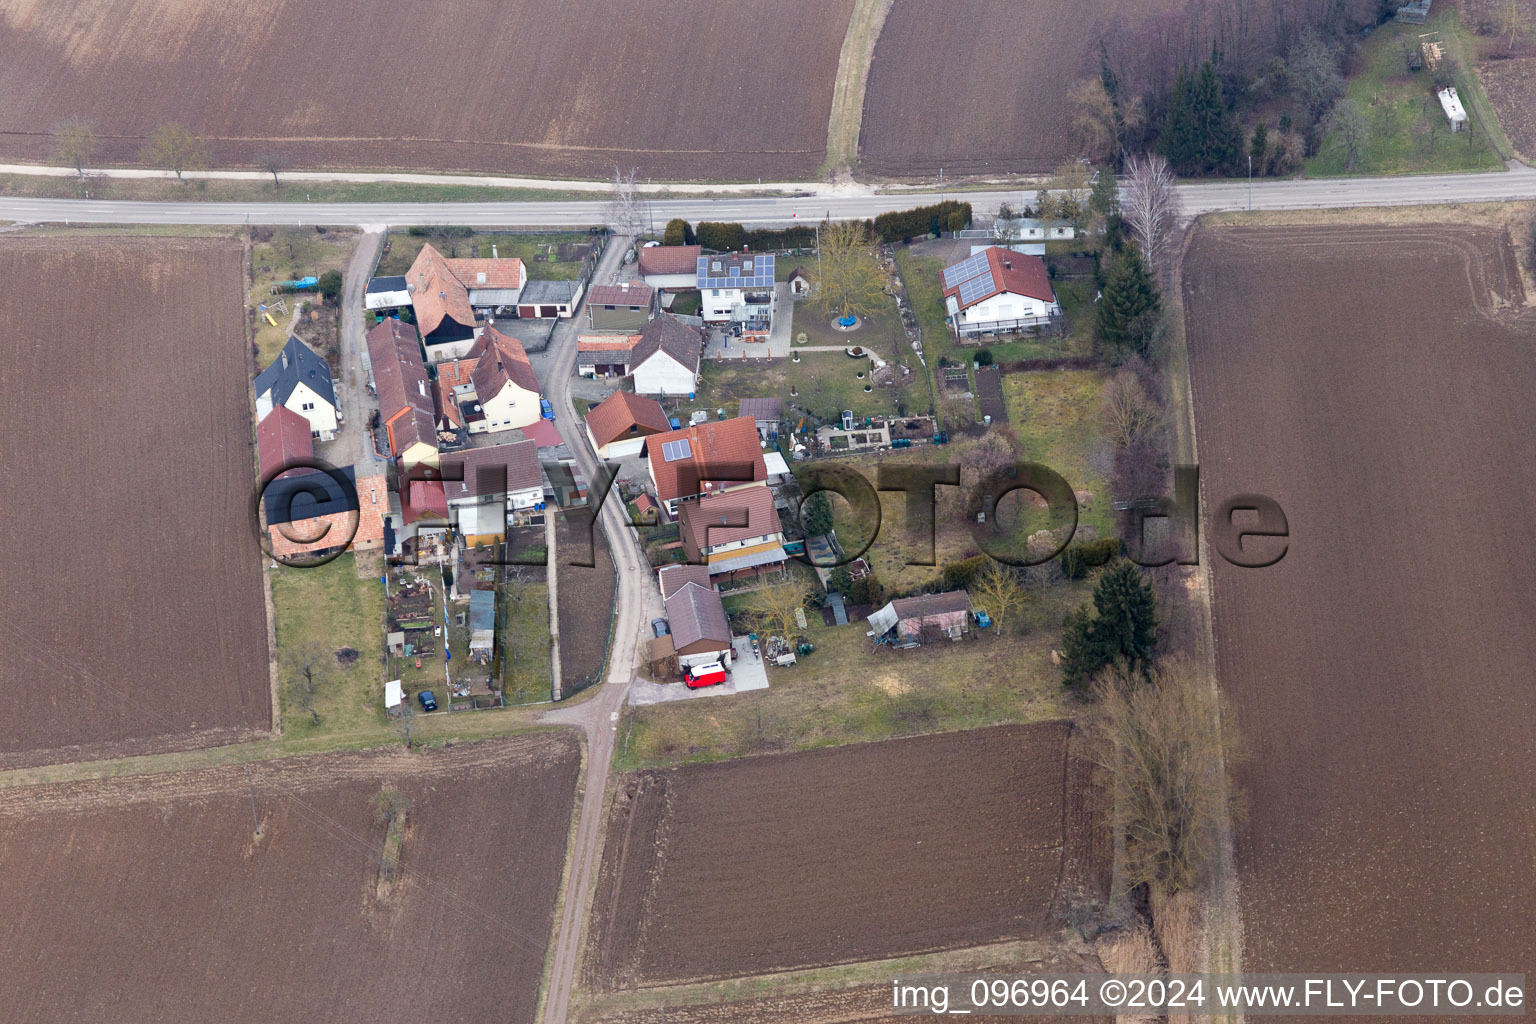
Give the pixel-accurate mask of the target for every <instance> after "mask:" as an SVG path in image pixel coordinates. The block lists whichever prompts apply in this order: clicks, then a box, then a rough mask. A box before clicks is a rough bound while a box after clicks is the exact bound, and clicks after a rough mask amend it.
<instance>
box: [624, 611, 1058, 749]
mask: <svg viewBox="0 0 1536 1024" xmlns="http://www.w3.org/2000/svg"><path fill="white" fill-rule="evenodd" d="M1080 589H1081V588H1080V586H1078V585H1072V586H1061V587H1055V588H1051V589H1050V590H1048V591H1046V592H1045V593H1044V595H1040V594H1036V595H1034V596H1033V597H1032V604H1031V606H1030V607H1029V608H1027V609H1026V612H1025V615H1024V616H1022V617H1021V618H1023V619H1024V620H1025V621H1026V622H1027V623H1028V631H1026V632H1025V633H1024V634H1023V635H1006V636H1004V637H1001V638H999V637H996V636H994V635H993V634H992V632H991V630H988V631H987V633H986V635H984V636H982V637H980V638H979V639H975V640H965V641H961V642H957V643H952V642H945V643H941V644H935V645H933V646H930V647H925V648H918V649H916V650H910V651H897V650H892V649H889V648H885V649H880V650H872V646H873V645H872V644H871V642H870V641H869V639H868V638H866V637H865V635H864V634H865V631H866V627H865V626H864V625H863V624H862V623H858V624H850V625H847V626H837V627H827V626H823V625H821V617H820V615H819V614H817V613H814V612H813V613H810V614H809V615H808V616H807V618H808V620H809V621H810V623H811V629H810V631H809V636H810V639H811V641H812V642H813V643H814V644H815V645H816V651H815V653H813V654H810V655H807V656H805V657H804V658H802V659H801V660H800V662H799V663H798V664H796V665H793V666H791V667H789V668H777V667H770V668H769V669H768V673H769V675H768V680H769V688H768V689H767V690H759V691H754V692H751V693H744V694H737V695H734V696H721V697H702V698H698V699H695V700H682V701H674V702H671V703H667V704H659V705H651V706H648V707H642V708H635V709H632V710H631V712H630V713H629V716H628V719H627V720H626V721H625V722H624V723H623V724H622V725H621V727H620V739H619V744H618V750H617V753H616V762H617V767H618V768H619V769H620V770H623V771H629V770H634V769H637V768H644V767H650V766H655V765H669V764H679V763H682V762H687V761H712V760H718V759H721V758H730V757H743V756H746V755H750V754H760V753H772V752H777V751H787V750H806V749H810V748H813V747H826V746H836V745H839V744H844V743H863V742H867V741H870V740H882V739H889V738H891V737H896V736H911V735H917V734H920V733H929V732H945V731H950V730H956V729H975V728H980V727H982V726H987V725H998V724H1003V723H1010V722H1033V721H1043V720H1046V719H1050V718H1060V717H1062V716H1064V715H1069V714H1071V710H1070V708H1071V700H1072V698H1071V697H1070V696H1069V695H1068V694H1067V693H1066V692H1065V691H1064V690H1063V688H1062V685H1061V673H1060V670H1059V669H1058V668H1056V666H1054V665H1052V664H1051V660H1050V648H1051V644H1052V643H1053V642H1054V639H1055V636H1056V634H1057V632H1058V629H1059V626H1060V622H1061V615H1062V614H1064V613H1065V609H1066V607H1067V605H1066V603H1065V602H1066V601H1068V600H1081V598H1082V594H1081V593H1080V592H1079V591H1080Z"/></svg>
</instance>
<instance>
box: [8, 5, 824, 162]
mask: <svg viewBox="0 0 1536 1024" xmlns="http://www.w3.org/2000/svg"><path fill="white" fill-rule="evenodd" d="M61 8H63V9H61ZM852 8H853V0H797V2H795V3H792V4H786V3H776V4H744V3H728V4H726V3H708V2H703V0H689V2H686V3H679V2H677V0H637V2H636V3H631V4H627V5H623V6H621V7H615V6H614V5H612V4H609V3H605V2H601V0H569V2H566V3H559V4H553V3H543V2H537V0H456V2H455V3H452V4H421V3H415V2H410V0H305V2H300V0H272V2H269V3H262V4H241V3H231V2H229V0H71V2H69V3H64V4H61V3H53V2H39V0H0V53H4V54H5V55H6V58H7V59H6V60H5V61H4V62H3V63H0V96H3V97H6V102H5V103H4V104H0V154H3V155H4V156H7V157H14V158H18V159H26V160H35V161H42V160H46V159H47V158H48V155H49V152H50V149H51V139H50V132H51V131H52V129H53V126H54V125H56V124H57V123H59V122H60V121H63V120H65V119H66V118H70V117H86V118H89V119H91V120H92V121H94V122H95V126H96V131H97V133H98V134H99V135H100V136H101V138H102V152H101V153H99V154H98V155H97V159H98V160H101V161H104V162H134V161H137V160H138V158H139V150H140V148H141V147H142V145H143V143H144V140H145V139H146V138H147V137H148V136H149V135H150V133H151V132H153V131H154V129H155V128H156V126H157V125H159V124H161V123H162V122H165V121H179V122H181V123H183V124H185V125H186V126H187V127H189V128H191V129H193V130H194V131H198V132H201V133H205V134H207V135H208V136H211V137H212V139H213V146H212V148H213V151H214V154H213V155H214V159H215V161H216V162H217V163H218V164H220V165H222V166H231V165H239V164H244V165H246V166H260V164H261V163H262V160H261V155H262V154H264V153H268V152H273V153H279V154H281V155H282V156H283V157H284V158H285V162H286V164H287V166H289V167H317V168H330V167H364V168H380V169H389V168H400V169H404V170H425V169H433V170H466V171H486V172H498V173H508V174H527V175H534V176H543V177H563V176H573V177H596V178H604V177H608V176H610V175H611V174H612V173H613V167H614V165H615V164H616V163H618V164H621V165H622V166H623V167H624V168H626V169H628V168H630V167H631V166H634V167H638V168H639V175H640V178H641V179H642V180H643V179H645V178H647V177H655V178H658V179H662V178H680V179H699V178H702V179H710V178H714V179H721V180H741V181H751V180H754V179H756V178H759V177H761V178H763V179H765V180H769V181H773V180H796V179H798V178H802V177H806V176H809V175H810V174H812V173H813V172H814V171H815V170H816V168H817V167H818V166H820V164H821V163H822V161H823V159H824V158H825V154H826V144H827V123H828V115H829V112H830V109H831V105H832V90H833V79H834V78H835V76H836V73H837V66H838V53H839V50H840V49H841V46H842V42H843V37H844V34H845V32H846V30H847V27H848V20H849V14H850V12H851V10H852Z"/></svg>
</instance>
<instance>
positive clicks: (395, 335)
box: [368, 319, 437, 455]
mask: <svg viewBox="0 0 1536 1024" xmlns="http://www.w3.org/2000/svg"><path fill="white" fill-rule="evenodd" d="M419 339H420V335H418V334H417V333H416V328H414V327H412V326H411V325H410V324H408V323H406V322H404V321H403V320H395V319H389V320H385V321H384V322H383V323H381V324H379V325H378V326H376V327H374V328H373V329H372V330H370V331H369V332H368V360H369V362H370V363H371V364H372V365H373V383H374V387H375V389H376V390H377V392H378V396H379V415H380V416H381V417H383V419H384V424H385V428H386V433H387V434H388V435H389V439H390V454H392V455H399V454H400V452H401V451H402V450H403V449H404V448H406V447H408V446H409V445H411V444H413V443H415V442H416V441H423V442H425V443H426V444H430V445H432V447H434V448H435V447H437V431H436V430H435V429H428V430H426V431H425V432H423V431H422V430H420V429H413V428H412V427H411V426H410V423H411V421H413V420H419V419H421V418H422V417H425V420H426V423H427V425H428V427H429V428H430V427H432V424H433V423H434V422H435V420H434V416H435V407H434V405H433V398H432V389H431V388H430V387H428V386H427V365H426V363H425V362H424V361H423V360H422V358H421V345H420V341H419ZM402 425H404V427H402ZM402 433H404V434H406V435H409V437H408V438H404V437H402Z"/></svg>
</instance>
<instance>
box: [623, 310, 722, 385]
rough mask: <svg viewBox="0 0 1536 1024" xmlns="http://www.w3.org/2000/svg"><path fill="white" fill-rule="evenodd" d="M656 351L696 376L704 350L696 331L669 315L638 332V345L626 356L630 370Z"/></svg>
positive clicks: (658, 318)
mask: <svg viewBox="0 0 1536 1024" xmlns="http://www.w3.org/2000/svg"><path fill="white" fill-rule="evenodd" d="M658 350H660V351H662V352H665V353H666V354H667V355H669V356H671V357H672V358H673V359H676V360H677V361H678V362H679V363H682V364H683V365H684V366H686V367H687V368H688V369H690V370H692V371H694V372H695V373H697V372H698V370H699V356H700V354H701V353H702V352H703V351H704V339H703V338H702V337H700V336H699V332H698V331H696V330H694V329H693V328H692V327H689V326H688V325H686V324H684V323H683V322H682V321H680V320H679V319H678V318H677V317H675V316H673V315H672V314H671V313H663V314H661V315H660V316H658V317H657V318H656V319H654V320H652V321H651V322H650V323H648V324H646V325H645V328H644V329H643V330H642V331H641V332H640V342H639V344H637V345H636V346H635V349H634V352H633V353H631V355H630V357H629V365H630V367H631V368H634V367H636V366H639V365H640V364H641V363H643V362H645V361H646V360H647V359H649V358H651V356H653V355H655V354H656V353H657V351H658Z"/></svg>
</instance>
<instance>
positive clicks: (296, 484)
mask: <svg viewBox="0 0 1536 1024" xmlns="http://www.w3.org/2000/svg"><path fill="white" fill-rule="evenodd" d="M339 472H340V473H341V476H342V479H344V480H345V481H346V485H345V486H343V485H342V484H341V483H340V482H339V481H337V480H336V479H335V478H334V477H332V476H331V475H330V474H329V473H322V472H320V471H318V470H316V471H313V472H309V473H300V474H298V475H296V476H289V475H287V474H284V475H283V476H280V477H278V478H277V479H276V480H273V481H272V482H271V483H270V484H268V485H267V488H266V490H264V491H262V492H261V498H262V501H263V502H264V503H265V505H266V511H267V525H268V526H277V525H279V524H282V523H298V522H303V521H304V520H305V519H318V518H319V517H321V516H328V515H333V514H335V513H337V512H356V511H357V510H358V505H357V474H356V473H355V472H354V471H353V469H352V467H351V466H346V467H344V468H342V469H341V470H339Z"/></svg>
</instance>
